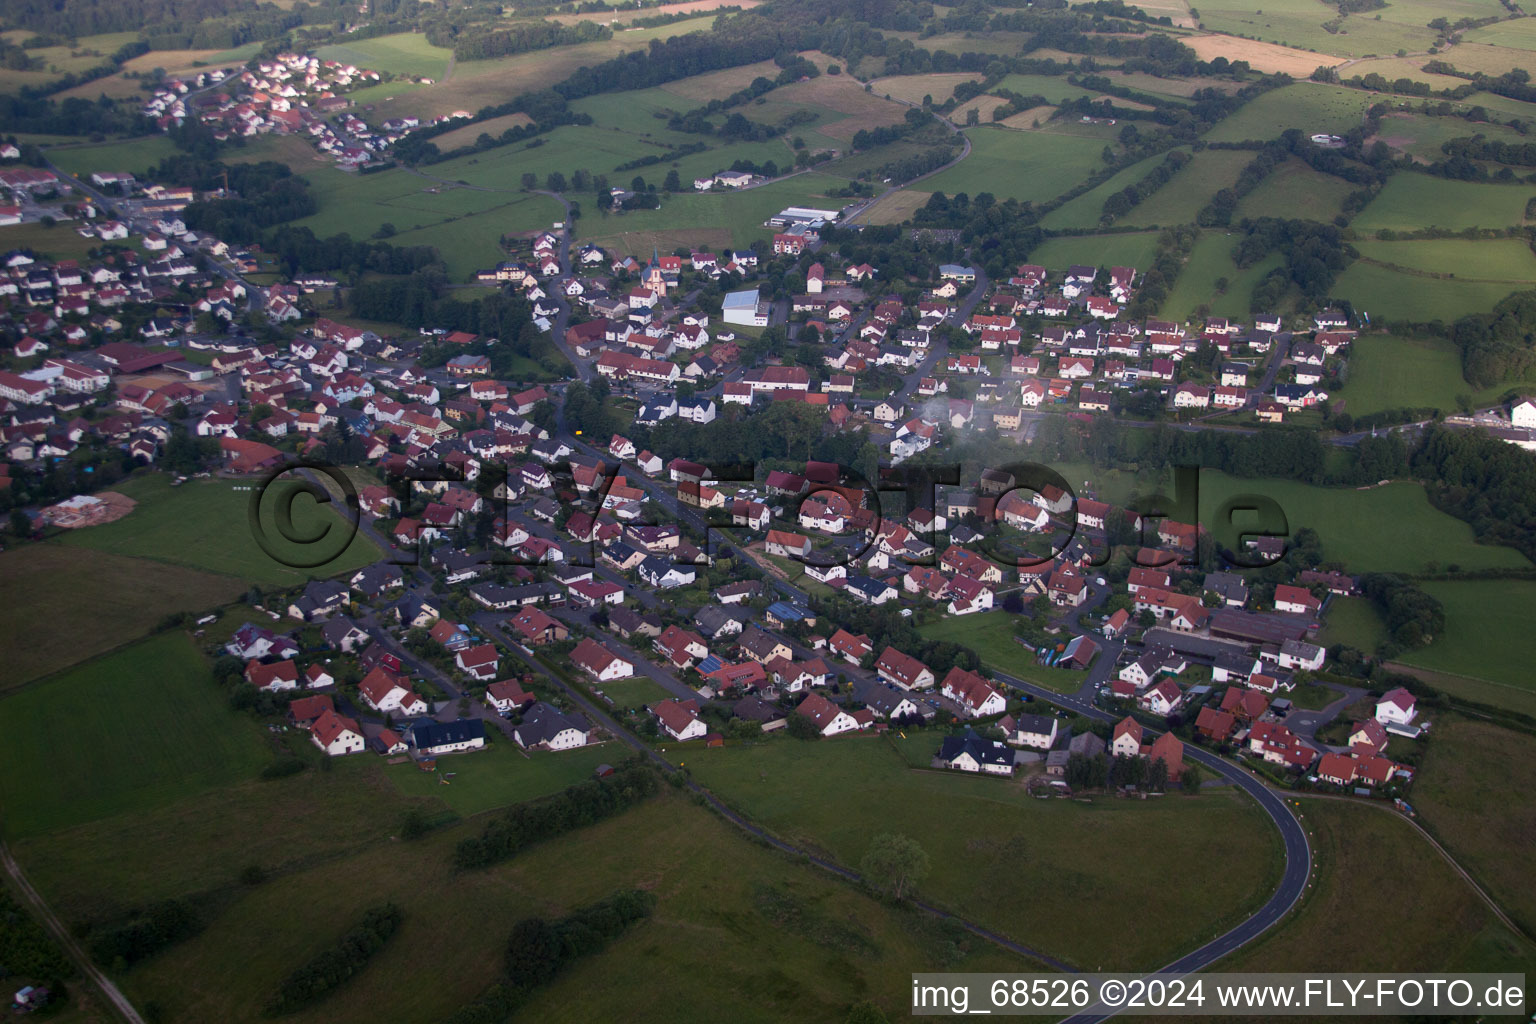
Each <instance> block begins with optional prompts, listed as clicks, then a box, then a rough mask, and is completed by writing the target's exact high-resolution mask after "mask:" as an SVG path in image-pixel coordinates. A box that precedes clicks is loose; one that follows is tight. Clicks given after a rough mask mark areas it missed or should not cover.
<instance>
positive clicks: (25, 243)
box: [0, 220, 101, 260]
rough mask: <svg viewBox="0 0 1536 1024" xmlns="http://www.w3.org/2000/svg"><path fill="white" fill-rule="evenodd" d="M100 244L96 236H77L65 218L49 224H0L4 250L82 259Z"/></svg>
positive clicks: (57, 258)
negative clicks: (0, 225)
mask: <svg viewBox="0 0 1536 1024" xmlns="http://www.w3.org/2000/svg"><path fill="white" fill-rule="evenodd" d="M100 245H101V240H100V239H99V238H81V237H80V235H79V234H78V233H77V232H76V231H75V225H74V224H73V223H72V222H70V221H67V220H61V221H59V222H58V223H57V224H55V225H54V226H53V227H48V226H47V225H45V224H42V223H39V222H38V221H32V222H31V223H29V224H9V225H6V226H5V227H0V246H3V247H4V248H5V249H7V250H10V249H31V250H33V251H34V252H39V253H42V254H43V255H45V256H50V257H52V258H53V259H56V260H79V259H85V258H86V256H87V255H88V254H89V253H90V252H91V250H93V249H96V248H98V247H99V246H100Z"/></svg>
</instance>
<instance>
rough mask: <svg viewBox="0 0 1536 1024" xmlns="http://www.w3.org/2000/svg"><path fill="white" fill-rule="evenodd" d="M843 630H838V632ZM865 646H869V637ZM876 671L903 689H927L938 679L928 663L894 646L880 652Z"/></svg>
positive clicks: (835, 639) (834, 638)
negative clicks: (925, 663)
mask: <svg viewBox="0 0 1536 1024" xmlns="http://www.w3.org/2000/svg"><path fill="white" fill-rule="evenodd" d="M842 632H843V631H842V630H838V633H842ZM836 641H837V636H836V635H834V636H833V638H832V641H830V642H829V646H831V644H832V643H835V642H836ZM865 646H866V647H867V646H868V642H867V638H866V643H865ZM845 657H846V655H845ZM850 660H852V659H850ZM875 672H876V674H877V675H879V677H880V678H881V679H882V680H884V681H885V682H887V683H892V684H894V685H896V686H899V687H901V688H902V689H903V690H926V689H929V688H930V687H932V686H933V685H934V683H935V682H936V681H937V680H936V679H935V678H934V675H933V670H932V669H930V668H929V667H928V666H927V665H924V664H923V663H922V662H921V661H918V660H917V659H916V658H914V657H912V656H911V655H909V654H904V653H902V652H901V651H898V650H897V649H896V648H894V647H887V648H886V649H885V650H883V651H881V652H880V657H879V659H878V660H876V662H875Z"/></svg>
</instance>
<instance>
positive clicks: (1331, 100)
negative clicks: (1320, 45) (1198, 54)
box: [1201, 4, 1376, 142]
mask: <svg viewBox="0 0 1536 1024" xmlns="http://www.w3.org/2000/svg"><path fill="white" fill-rule="evenodd" d="M1313 6H1316V5H1315V4H1314V5H1313ZM1201 13H1202V14H1204V11H1203V10H1202V12H1201ZM1319 63H1323V62H1322V61H1319ZM1375 99H1376V98H1375V97H1374V96H1372V95H1371V94H1370V93H1368V92H1361V91H1360V90H1358V89H1345V88H1342V87H1339V86H1332V85H1317V84H1315V83H1312V82H1297V83H1296V84H1295V85H1287V86H1283V87H1282V88H1279V89H1271V90H1270V91H1269V92H1266V93H1264V94H1263V95H1262V96H1259V97H1256V98H1255V99H1252V100H1250V101H1249V102H1248V103H1246V104H1244V105H1243V107H1242V108H1241V109H1239V110H1238V111H1237V113H1235V114H1232V115H1231V116H1230V117H1227V118H1226V119H1225V120H1223V121H1221V122H1220V123H1219V124H1217V125H1216V127H1214V128H1212V129H1211V130H1210V131H1208V132H1206V133H1205V137H1206V138H1207V139H1209V140H1210V141H1211V142H1242V141H1244V140H1247V139H1275V138H1279V136H1280V133H1281V132H1284V131H1285V130H1286V129H1287V128H1299V129H1301V130H1302V131H1303V132H1305V133H1307V134H1308V135H1310V134H1313V133H1314V132H1332V133H1334V134H1342V133H1343V132H1346V131H1348V130H1349V129H1351V128H1356V127H1359V125H1360V118H1361V116H1362V115H1363V114H1364V113H1365V111H1366V108H1367V107H1369V106H1370V105H1371V104H1372V103H1373V102H1375Z"/></svg>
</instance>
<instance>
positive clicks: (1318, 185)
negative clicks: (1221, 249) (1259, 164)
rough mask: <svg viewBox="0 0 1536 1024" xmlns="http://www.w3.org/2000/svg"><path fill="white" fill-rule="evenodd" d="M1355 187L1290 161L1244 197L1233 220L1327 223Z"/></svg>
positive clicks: (1272, 172) (1342, 180)
mask: <svg viewBox="0 0 1536 1024" xmlns="http://www.w3.org/2000/svg"><path fill="white" fill-rule="evenodd" d="M1354 189H1355V186H1353V185H1351V184H1350V183H1349V182H1347V181H1345V180H1344V179H1343V178H1335V177H1334V176H1333V175H1331V174H1322V173H1320V172H1318V171H1314V170H1313V169H1312V168H1311V167H1308V166H1307V165H1306V164H1305V163H1303V162H1302V161H1300V160H1296V159H1290V160H1287V161H1286V162H1285V163H1283V164H1281V165H1280V166H1279V167H1276V168H1275V169H1274V170H1273V171H1271V172H1270V173H1269V175H1268V177H1266V178H1265V179H1264V180H1263V182H1261V183H1260V184H1259V187H1258V188H1256V189H1254V190H1253V191H1252V192H1250V193H1248V194H1247V195H1246V196H1244V197H1243V198H1242V201H1241V202H1239V203H1238V204H1237V212H1236V214H1235V215H1234V216H1233V218H1232V220H1233V222H1234V223H1237V222H1239V221H1241V220H1243V219H1244V218H1252V217H1294V218H1299V219H1301V220H1315V221H1323V222H1328V221H1332V220H1333V218H1334V217H1336V216H1337V215H1338V214H1339V212H1340V210H1341V209H1342V208H1343V205H1344V197H1345V196H1347V195H1349V194H1350V193H1351V192H1352V191H1354Z"/></svg>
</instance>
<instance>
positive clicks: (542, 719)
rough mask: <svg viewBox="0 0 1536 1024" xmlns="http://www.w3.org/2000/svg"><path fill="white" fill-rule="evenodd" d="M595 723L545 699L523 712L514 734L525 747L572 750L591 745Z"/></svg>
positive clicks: (519, 743)
mask: <svg viewBox="0 0 1536 1024" xmlns="http://www.w3.org/2000/svg"><path fill="white" fill-rule="evenodd" d="M591 732H592V727H591V726H590V725H589V724H587V720H586V719H585V718H583V717H582V716H581V715H578V714H574V713H572V714H567V713H565V712H562V711H560V710H559V709H557V708H555V707H552V706H550V705H549V704H545V703H543V702H542V701H540V702H538V703H536V704H534V705H533V706H532V707H530V708H529V709H528V710H527V711H526V712H524V714H523V720H522V722H521V723H520V724H519V725H518V726H517V727H516V728H515V729H513V730H512V738H513V739H515V740H516V741H517V745H518V746H520V747H522V748H523V749H525V750H572V749H575V748H576V747H584V746H586V745H587V737H588V736H589V735H591Z"/></svg>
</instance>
